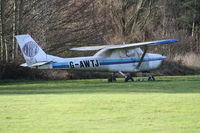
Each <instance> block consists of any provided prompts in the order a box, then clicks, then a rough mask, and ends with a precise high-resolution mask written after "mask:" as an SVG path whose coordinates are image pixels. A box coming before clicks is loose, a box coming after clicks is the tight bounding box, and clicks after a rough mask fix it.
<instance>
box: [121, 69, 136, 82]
mask: <svg viewBox="0 0 200 133" xmlns="http://www.w3.org/2000/svg"><path fill="white" fill-rule="evenodd" d="M119 73H120V74H121V75H122V76H124V78H125V80H124V81H125V82H133V81H134V80H133V78H132V77H131V76H128V75H125V74H124V73H123V72H121V71H119Z"/></svg>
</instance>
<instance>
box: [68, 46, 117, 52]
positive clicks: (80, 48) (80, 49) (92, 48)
mask: <svg viewBox="0 0 200 133" xmlns="http://www.w3.org/2000/svg"><path fill="white" fill-rule="evenodd" d="M111 46H114V45H102V46H87V47H77V48H71V49H70V50H75V51H96V50H101V49H104V48H106V47H111Z"/></svg>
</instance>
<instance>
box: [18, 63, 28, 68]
mask: <svg viewBox="0 0 200 133" xmlns="http://www.w3.org/2000/svg"><path fill="white" fill-rule="evenodd" d="M20 66H22V67H28V65H27V64H26V63H23V64H21V65H20Z"/></svg>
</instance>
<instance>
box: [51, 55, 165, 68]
mask: <svg viewBox="0 0 200 133" xmlns="http://www.w3.org/2000/svg"><path fill="white" fill-rule="evenodd" d="M163 59H164V58H163V57H159V58H144V60H143V61H142V62H147V61H157V60H163ZM138 62H140V59H136V58H132V59H100V60H99V64H100V66H103V65H116V64H128V63H138ZM52 67H53V68H60V69H61V68H63V69H64V68H69V63H68V62H59V63H53V65H52Z"/></svg>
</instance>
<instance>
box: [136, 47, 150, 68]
mask: <svg viewBox="0 0 200 133" xmlns="http://www.w3.org/2000/svg"><path fill="white" fill-rule="evenodd" d="M147 50H148V47H147V46H146V47H144V52H143V54H142V57H141V58H140V61H139V63H138V65H137V67H136V68H137V69H138V68H139V67H140V66H141V64H142V61H143V60H144V56H145V55H146V53H147Z"/></svg>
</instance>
